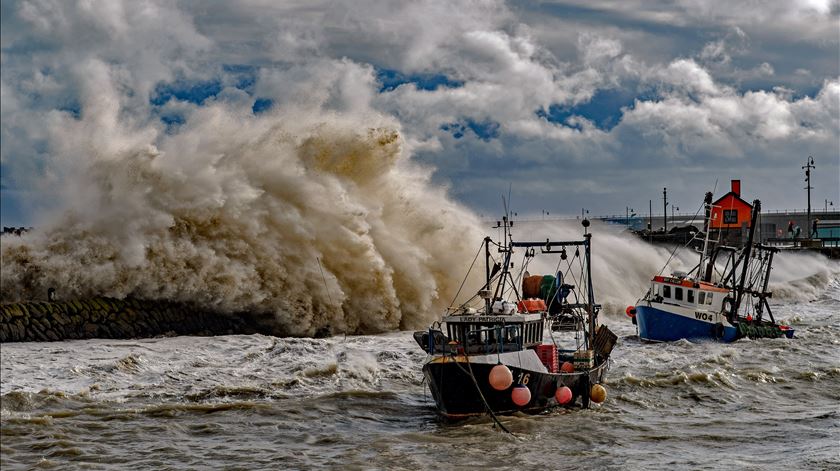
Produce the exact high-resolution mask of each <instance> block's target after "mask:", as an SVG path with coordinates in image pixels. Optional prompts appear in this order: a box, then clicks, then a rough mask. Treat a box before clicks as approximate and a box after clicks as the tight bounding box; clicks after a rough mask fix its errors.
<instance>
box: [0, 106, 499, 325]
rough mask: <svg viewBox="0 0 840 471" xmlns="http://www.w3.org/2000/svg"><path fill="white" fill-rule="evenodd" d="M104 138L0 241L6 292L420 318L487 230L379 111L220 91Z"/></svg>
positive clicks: (348, 317) (349, 320) (306, 318)
mask: <svg viewBox="0 0 840 471" xmlns="http://www.w3.org/2000/svg"><path fill="white" fill-rule="evenodd" d="M360 122H364V123H366V125H362V126H360V125H359V124H358V123H360ZM96 142H97V141H95V140H92V141H91V142H90V143H89V145H88V150H89V151H90V153H89V154H85V156H84V157H78V158H77V163H78V164H79V165H81V166H83V167H84V171H75V172H67V173H66V175H65V178H66V180H67V182H66V184H65V185H64V187H63V191H64V194H65V196H66V198H64V201H65V204H64V205H63V207H62V208H60V211H58V214H60V216H59V217H57V218H54V219H51V220H46V221H41V222H40V223H39V224H38V227H39V230H37V231H34V232H32V233H30V234H27V235H26V236H25V237H22V238H19V239H18V238H6V239H4V241H3V248H2V251H3V256H2V291H0V293H1V294H2V299H3V300H4V301H11V300H19V299H43V298H44V295H45V293H46V292H47V289H48V288H49V287H56V288H57V289H58V292H59V294H60V296H61V297H63V298H64V299H68V298H74V297H85V296H94V295H106V296H113V297H116V298H125V297H137V298H142V299H166V300H173V301H183V302H191V303H196V304H199V305H201V306H204V307H206V308H208V309H214V310H223V311H251V312H262V313H271V314H273V315H274V318H275V319H276V323H277V325H278V326H279V327H280V329H281V331H283V332H286V333H289V334H292V335H312V334H314V333H315V332H316V331H317V330H319V329H323V328H328V329H331V330H332V331H333V332H367V333H370V332H377V331H385V330H393V329H397V328H411V327H418V326H423V325H426V324H427V323H428V322H429V321H431V320H432V319H434V318H436V317H438V316H439V315H440V312H441V310H442V308H443V307H445V306H446V305H448V303H449V302H450V301H451V299H452V297H453V295H454V290H455V289H457V287H458V285H459V283H460V281H461V277H462V276H463V274H464V269H465V268H464V267H465V266H467V265H468V264H469V262H470V260H471V259H472V255H473V254H474V250H475V247H477V246H478V244H479V243H480V241H481V238H482V237H483V234H481V232H480V231H479V230H478V224H477V220H476V219H475V217H474V216H473V215H472V214H471V213H470V212H468V211H467V210H465V209H463V208H462V207H460V206H459V205H458V204H456V203H454V202H452V201H451V200H450V199H448V198H447V196H446V194H445V191H444V189H441V188H437V187H434V186H432V185H431V184H430V183H429V172H428V171H427V170H424V169H420V168H418V167H417V166H415V165H413V164H411V162H409V161H408V159H407V155H406V153H405V152H404V151H403V149H402V139H401V136H400V133H399V128H398V126H396V125H395V124H394V123H393V122H390V121H388V120H387V119H385V118H381V117H370V118H369V119H367V120H363V119H361V118H360V117H358V116H354V117H349V116H336V115H332V116H327V117H323V116H310V115H307V114H304V113H295V114H291V113H287V114H279V113H278V114H274V115H271V116H265V117H262V116H261V117H253V116H250V117H244V118H243V117H242V116H239V115H237V114H236V113H233V112H230V111H228V110H227V109H226V108H223V107H222V106H221V105H219V106H215V107H212V106H211V107H208V109H203V110H201V111H200V113H199V115H198V116H194V117H193V119H192V121H191V127H190V129H188V130H186V131H184V132H182V133H180V134H177V135H174V136H163V137H158V138H157V139H156V140H154V141H153V142H146V143H142V142H140V143H135V142H133V143H131V144H132V145H128V146H127V147H126V148H124V149H116V150H115V146H114V145H108V146H105V145H97V144H96ZM109 144H110V143H109ZM71 155H72V153H71ZM319 264H320V266H319ZM322 271H323V274H322Z"/></svg>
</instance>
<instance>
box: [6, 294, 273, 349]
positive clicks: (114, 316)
mask: <svg viewBox="0 0 840 471" xmlns="http://www.w3.org/2000/svg"><path fill="white" fill-rule="evenodd" d="M263 330H264V329H261V328H259V327H258V324H257V323H256V322H254V319H253V318H249V317H248V316H242V315H226V314H219V313H214V312H207V311H205V310H200V309H195V308H191V307H190V306H186V305H183V304H178V303H172V302H163V301H142V300H134V299H126V300H120V299H113V298H104V297H98V298H89V299H81V300H72V301H60V302H45V301H29V302H19V303H6V304H2V307H0V342H48V341H58V340H68V339H90V338H110V339H127V338H143V337H157V336H172V335H228V334H253V333H263V332H261V331H263Z"/></svg>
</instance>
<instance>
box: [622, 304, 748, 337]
mask: <svg viewBox="0 0 840 471" xmlns="http://www.w3.org/2000/svg"><path fill="white" fill-rule="evenodd" d="M636 322H637V325H638V326H639V338H641V339H643V340H652V341H657V342H671V341H674V340H680V339H688V340H714V341H718V342H733V341H735V340H737V339H738V338H739V335H738V329H737V328H735V327H733V326H731V325H726V324H713V323H710V322H706V321H702V320H699V319H691V318H689V317H686V316H681V315H679V314H674V313H672V312H668V311H665V310H662V309H658V308H655V307H651V306H645V305H639V306H636Z"/></svg>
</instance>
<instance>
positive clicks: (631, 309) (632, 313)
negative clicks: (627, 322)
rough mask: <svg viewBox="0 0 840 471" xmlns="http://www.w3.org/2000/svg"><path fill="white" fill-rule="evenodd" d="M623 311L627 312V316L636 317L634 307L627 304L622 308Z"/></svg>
mask: <svg viewBox="0 0 840 471" xmlns="http://www.w3.org/2000/svg"><path fill="white" fill-rule="evenodd" d="M624 313H625V314H627V317H636V307H635V306H627V309H625V310H624Z"/></svg>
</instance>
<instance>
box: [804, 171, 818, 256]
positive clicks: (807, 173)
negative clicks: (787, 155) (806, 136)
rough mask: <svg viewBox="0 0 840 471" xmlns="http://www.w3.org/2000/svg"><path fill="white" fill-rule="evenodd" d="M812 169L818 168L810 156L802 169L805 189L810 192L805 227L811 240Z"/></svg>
mask: <svg viewBox="0 0 840 471" xmlns="http://www.w3.org/2000/svg"><path fill="white" fill-rule="evenodd" d="M812 168H817V167H816V166H814V158H813V157H811V156H810V155H809V156H808V160H806V161H805V165H803V166H802V169H803V170H805V189H806V190H808V223H807V225H806V226H805V227H806V228H807V229H806V230H807V231H808V234H809V237H808V238H809V239H810V234H811V190H813V189H814V187H812V186H811V169H812Z"/></svg>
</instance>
